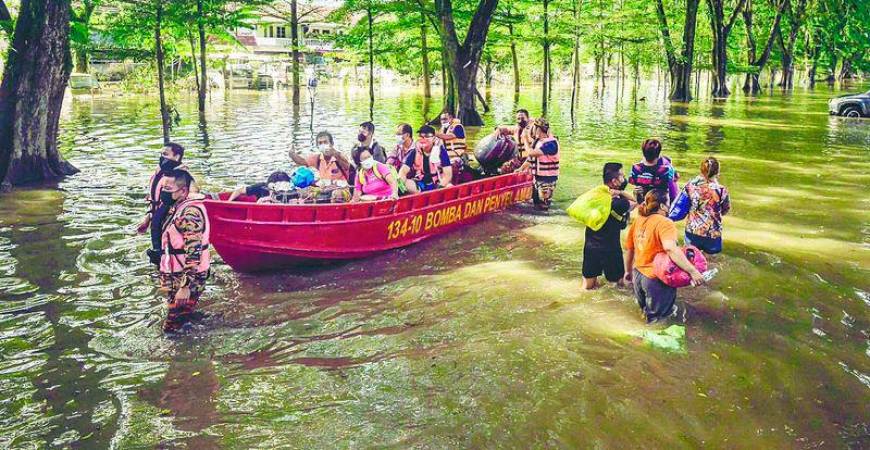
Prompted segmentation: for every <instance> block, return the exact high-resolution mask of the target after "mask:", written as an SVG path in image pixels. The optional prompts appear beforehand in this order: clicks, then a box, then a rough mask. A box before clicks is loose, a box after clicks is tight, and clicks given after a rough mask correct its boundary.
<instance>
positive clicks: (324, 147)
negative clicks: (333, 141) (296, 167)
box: [317, 144, 329, 153]
mask: <svg viewBox="0 0 870 450" xmlns="http://www.w3.org/2000/svg"><path fill="white" fill-rule="evenodd" d="M317 149H318V150H320V152H321V153H322V152H325V151H327V150H329V144H317Z"/></svg>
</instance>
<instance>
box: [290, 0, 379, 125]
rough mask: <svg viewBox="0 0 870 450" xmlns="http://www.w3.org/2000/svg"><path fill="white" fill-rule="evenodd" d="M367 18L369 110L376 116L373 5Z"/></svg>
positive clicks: (368, 9) (368, 10)
mask: <svg viewBox="0 0 870 450" xmlns="http://www.w3.org/2000/svg"><path fill="white" fill-rule="evenodd" d="M294 1H295V0H294ZM366 16H367V17H368V23H369V29H368V32H369V109H370V110H371V111H370V112H371V113H372V114H374V107H375V50H374V47H373V45H372V28H373V27H374V17H372V4H371V2H369V3H368V7H367V8H366Z"/></svg>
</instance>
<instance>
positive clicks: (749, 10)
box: [743, 0, 787, 94]
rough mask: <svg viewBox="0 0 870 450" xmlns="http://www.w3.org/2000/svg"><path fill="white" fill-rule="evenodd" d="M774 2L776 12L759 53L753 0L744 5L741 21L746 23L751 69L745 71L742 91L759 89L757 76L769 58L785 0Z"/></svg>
mask: <svg viewBox="0 0 870 450" xmlns="http://www.w3.org/2000/svg"><path fill="white" fill-rule="evenodd" d="M773 1H774V2H778V3H776V14H775V16H774V18H773V24H772V25H771V27H770V34H768V37H767V41H766V43H765V45H764V49H762V51H761V55H760V56H759V55H758V50H757V49H756V42H755V32H754V30H753V23H752V21H753V18H754V16H753V14H754V13H753V0H746V5H745V6H744V8H743V23H745V24H746V47H747V51H748V55H749V65H750V66H752V70H751V71H750V72H747V73H746V80H745V81H744V83H743V92H746V93H749V94H757V93H758V92H760V91H761V86H760V85H759V83H758V77H759V75H760V74H761V71H762V70H763V69H764V66H765V65H766V64H767V61H768V60H769V59H770V52H771V50H772V49H773V42H774V39H776V35H777V33H778V30H779V23H780V21H781V20H782V10H783V7H784V6H785V2H786V1H787V0H773Z"/></svg>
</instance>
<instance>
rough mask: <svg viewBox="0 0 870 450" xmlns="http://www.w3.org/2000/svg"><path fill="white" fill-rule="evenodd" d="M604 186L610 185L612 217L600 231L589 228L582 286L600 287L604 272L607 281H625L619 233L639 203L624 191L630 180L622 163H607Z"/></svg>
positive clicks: (585, 287)
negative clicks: (599, 283) (600, 279)
mask: <svg viewBox="0 0 870 450" xmlns="http://www.w3.org/2000/svg"><path fill="white" fill-rule="evenodd" d="M603 172H604V174H603V178H604V185H605V186H607V187H609V188H610V193H611V194H612V195H613V198H612V199H611V201H610V217H608V218H607V221H606V222H605V223H604V226H602V227H601V228H600V229H599V230H598V231H594V230H592V229H591V228H589V227H586V242H585V243H584V245H583V288H584V289H595V288H596V287H598V277H599V276H600V275H601V274H602V272H603V273H604V278H606V279H607V281H610V282H614V283H616V284H617V285H621V284H622V277H623V275H625V267H624V266H623V263H622V245H621V243H620V241H619V232H620V231H622V230H623V229H624V228H625V227H626V225H628V216H629V213H630V212H631V210H632V209H634V207H635V206H637V203H635V201H634V199H633V198H632V196H631V194H628V193H626V192H625V188H626V186H627V185H628V181H627V180H626V178H625V172H623V170H622V164H620V163H615V162H609V163H607V164H605V165H604V171H603Z"/></svg>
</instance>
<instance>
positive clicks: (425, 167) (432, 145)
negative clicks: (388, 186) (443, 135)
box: [399, 125, 453, 194]
mask: <svg viewBox="0 0 870 450" xmlns="http://www.w3.org/2000/svg"><path fill="white" fill-rule="evenodd" d="M417 136H418V138H417V142H415V143H414V149H413V150H411V152H410V153H408V156H407V157H406V158H405V162H404V164H402V168H401V169H400V170H399V178H400V179H402V180H404V183H405V186H406V187H407V190H408V192H410V193H412V194H416V193H418V192H426V191H431V190H435V189H438V188H439V187H450V186H452V184H451V181H452V179H453V168H452V167H451V165H450V156H448V154H447V148H445V147H444V144H443V143H442V142H441V140H440V139H437V138H436V137H435V129H434V128H432V127H431V126H429V125H423V126H422V127H420V129H419V130H418V134H417Z"/></svg>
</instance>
